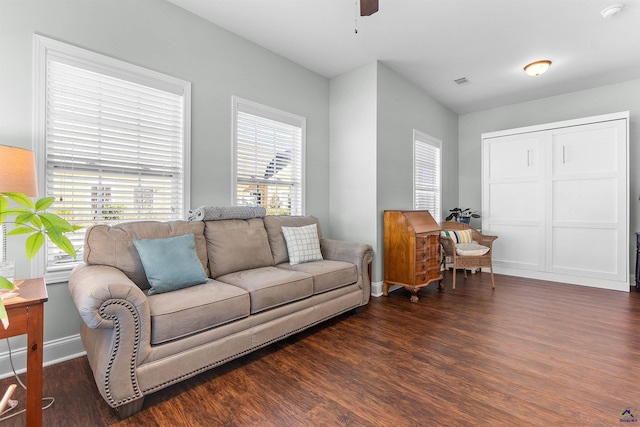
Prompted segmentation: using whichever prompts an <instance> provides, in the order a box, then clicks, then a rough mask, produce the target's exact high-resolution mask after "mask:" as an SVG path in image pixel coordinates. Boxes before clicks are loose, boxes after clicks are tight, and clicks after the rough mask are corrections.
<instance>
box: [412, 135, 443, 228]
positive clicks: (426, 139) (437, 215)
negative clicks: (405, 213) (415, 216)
mask: <svg viewBox="0 0 640 427" xmlns="http://www.w3.org/2000/svg"><path fill="white" fill-rule="evenodd" d="M419 144H425V145H427V146H431V147H433V148H436V149H437V150H438V155H437V164H438V171H437V172H436V174H437V176H436V178H437V181H436V182H437V185H436V187H435V188H434V189H433V190H435V191H437V194H438V195H437V198H438V202H437V206H435V209H436V211H435V212H434V211H433V209H430V206H424V205H420V202H419V200H418V197H417V196H418V183H417V177H418V172H419V168H420V165H419V164H418V156H417V150H419V149H420V148H419V147H418V145H419ZM434 175H435V174H434ZM413 207H414V209H427V210H429V213H430V214H431V216H433V219H435V220H436V221H438V222H440V221H442V141H440V140H439V139H437V138H434V137H432V136H429V135H427V134H426V133H424V132H420V131H419V130H416V129H414V130H413Z"/></svg>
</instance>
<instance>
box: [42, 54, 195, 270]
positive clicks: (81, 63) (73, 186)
mask: <svg viewBox="0 0 640 427" xmlns="http://www.w3.org/2000/svg"><path fill="white" fill-rule="evenodd" d="M45 44H46V43H45ZM69 48H70V49H71V50H72V51H73V50H74V49H75V48H71V47H69ZM73 53H76V52H73ZM43 54H44V58H43V64H44V68H45V70H44V85H43V86H44V90H43V91H42V92H43V93H42V94H41V97H42V98H43V100H44V109H43V112H42V120H43V122H44V124H43V126H42V136H41V138H40V139H41V141H40V144H41V147H40V149H39V150H38V154H39V160H41V161H42V164H43V169H44V170H45V174H44V175H45V176H44V184H45V185H44V186H41V187H40V197H43V196H45V195H46V196H53V197H55V199H56V201H55V203H54V204H53V206H52V211H53V212H54V213H56V214H58V215H60V216H62V217H63V218H65V219H67V220H68V221H69V222H70V223H72V224H76V225H80V226H82V227H84V228H83V229H82V230H80V231H79V232H76V233H73V234H68V235H67V236H68V237H69V238H70V240H71V241H72V243H73V244H74V246H75V248H76V251H77V253H78V258H77V260H73V259H70V257H69V256H68V255H67V254H65V253H64V252H62V251H61V250H59V249H58V248H57V247H56V246H55V245H53V244H51V243H50V242H48V243H47V246H46V259H45V260H44V264H45V265H46V268H45V271H46V273H47V274H48V275H52V276H55V275H56V274H55V273H57V272H66V271H68V270H69V269H70V268H71V267H72V266H73V265H75V263H77V261H79V260H82V255H83V251H82V246H83V241H84V231H85V230H86V227H88V226H90V225H93V224H98V223H106V224H116V223H120V222H124V221H132V220H173V219H183V218H184V216H185V209H186V206H187V203H186V200H185V197H186V194H188V191H186V190H185V188H187V187H186V185H187V177H188V174H187V173H186V171H185V165H186V164H187V161H188V157H186V156H187V153H188V150H187V148H188V129H187V128H186V127H187V126H188V123H189V121H188V118H187V113H188V104H187V102H188V98H189V90H190V88H189V84H188V83H187V82H177V81H176V79H172V78H169V77H168V76H166V78H167V79H171V81H170V83H169V82H168V81H167V79H164V78H163V75H159V74H158V73H153V72H148V73H145V74H140V72H139V68H138V67H133V66H130V65H129V64H124V63H120V62H119V61H118V62H115V61H114V60H111V59H110V58H107V57H102V56H101V55H97V54H94V53H87V52H86V51H81V52H79V53H77V54H78V57H75V56H72V55H68V52H67V53H62V52H59V51H57V50H56V49H51V48H49V49H45V50H44V51H43ZM83 54H86V55H89V58H88V59H87V57H86V55H83ZM103 60H104V61H103ZM147 71H148V70H147ZM149 73H152V74H153V76H152V77H150V75H149ZM182 83H184V84H182ZM169 88H170V90H169ZM43 169H42V168H41V169H40V170H43ZM43 189H44V191H43ZM43 193H46V194H43ZM60 279H62V280H64V277H60Z"/></svg>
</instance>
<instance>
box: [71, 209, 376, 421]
mask: <svg viewBox="0 0 640 427" xmlns="http://www.w3.org/2000/svg"><path fill="white" fill-rule="evenodd" d="M317 223H318V221H317V219H316V218H314V217H290V216H267V217H265V218H253V219H247V220H239V219H225V220H220V221H194V222H187V221H173V222H149V221H147V222H132V223H124V224H120V225H116V226H113V227H109V226H106V225H97V226H93V227H91V228H89V229H88V230H87V233H86V239H85V249H84V250H85V252H84V263H83V264H82V265H80V266H78V267H76V268H75V270H74V271H73V273H72V275H71V278H70V280H69V290H70V292H71V296H72V298H73V301H74V302H75V304H76V306H77V308H78V311H79V313H80V315H81V317H82V319H83V321H84V322H83V324H82V326H81V331H80V335H81V337H82V341H83V343H84V346H85V349H86V351H87V356H88V359H89V363H90V365H91V369H92V370H93V375H94V379H95V382H96V385H97V386H98V389H99V391H100V393H101V395H102V397H103V398H104V399H105V401H106V402H107V403H108V404H109V405H110V406H111V407H113V408H116V409H117V411H118V413H119V415H120V416H121V417H123V418H124V417H127V416H130V415H132V414H134V413H136V412H138V411H139V410H140V409H141V408H142V403H143V399H144V396H145V395H147V394H150V393H153V392H155V391H157V390H160V389H162V388H164V387H167V386H169V385H171V384H174V383H176V382H179V381H182V380H184V379H187V378H189V377H192V376H194V375H197V374H198V373H200V372H203V371H206V370H208V369H211V368H214V367H216V366H219V365H221V364H223V363H225V362H228V361H230V360H232V359H235V358H237V357H240V356H242V355H245V354H247V353H249V352H251V351H253V350H256V349H258V348H261V347H264V346H266V345H268V344H270V343H272V342H275V341H277V340H281V339H283V338H285V337H287V336H290V335H292V334H295V333H296V332H299V331H302V330H304V329H306V328H308V327H310V326H312V325H315V324H317V323H320V322H322V321H324V320H327V319H329V318H331V317H334V316H336V315H338V314H341V313H344V312H347V311H349V310H354V311H357V309H358V308H359V307H361V306H364V305H366V304H367V303H368V301H369V297H370V293H371V290H370V289H371V279H370V274H371V272H370V271H371V270H370V269H371V260H372V255H373V249H372V248H371V246H369V245H363V244H356V243H349V242H343V241H337V240H329V239H323V238H322V237H321V233H320V228H319V224H318V235H319V239H320V245H321V250H322V258H323V260H320V261H313V262H307V263H302V264H296V265H290V264H289V257H288V250H287V244H286V241H285V239H284V236H283V232H282V229H281V227H282V226H285V227H299V226H304V225H309V224H317ZM186 234H193V235H194V238H195V246H196V252H197V256H198V259H199V260H200V262H201V264H202V267H203V268H204V270H205V272H206V274H207V276H208V277H209V279H208V281H207V282H206V283H204V284H200V285H196V286H191V287H187V288H184V289H179V290H174V291H171V292H165V293H158V294H153V295H149V291H148V290H149V287H150V284H149V281H148V280H147V277H146V275H145V270H144V268H143V265H142V262H141V259H140V256H139V254H138V252H137V250H136V246H134V243H133V241H134V239H136V238H140V239H156V238H167V237H174V236H183V235H186Z"/></svg>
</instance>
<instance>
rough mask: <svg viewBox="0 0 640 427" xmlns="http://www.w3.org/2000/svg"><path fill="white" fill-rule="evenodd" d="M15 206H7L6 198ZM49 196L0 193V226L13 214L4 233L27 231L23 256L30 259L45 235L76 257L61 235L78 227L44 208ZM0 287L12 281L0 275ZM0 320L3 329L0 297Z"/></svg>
mask: <svg viewBox="0 0 640 427" xmlns="http://www.w3.org/2000/svg"><path fill="white" fill-rule="evenodd" d="M8 199H11V200H13V201H14V202H16V203H17V204H18V205H19V206H17V207H9V200H8ZM54 200H55V199H54V198H53V197H43V198H41V199H39V200H37V201H36V202H35V203H34V202H33V201H32V200H31V199H30V198H29V197H28V196H26V195H25V194H23V193H13V192H4V193H0V226H3V225H4V223H5V221H6V220H7V218H8V217H14V221H13V222H14V223H15V228H14V229H13V230H11V231H10V232H8V233H7V236H12V235H19V234H28V235H29V236H28V237H27V241H26V251H27V259H31V258H33V257H34V256H35V254H36V253H37V252H38V251H39V250H40V248H41V247H42V245H43V244H44V240H45V236H46V237H48V238H49V240H51V242H53V243H54V244H55V245H56V246H57V247H59V248H60V249H62V250H63V251H64V252H66V253H67V254H69V256H71V257H72V258H75V257H76V250H75V248H74V247H73V245H72V244H71V241H69V239H68V238H67V237H66V236H64V234H65V233H68V232H71V231H75V230H78V229H80V228H82V227H78V226H75V225H71V224H69V222H67V221H66V220H64V219H62V218H60V217H59V216H58V215H55V214H52V213H48V212H46V210H47V209H48V208H49V207H50V206H51V205H52V204H53V202H54ZM0 289H8V290H13V289H15V286H14V284H13V283H12V282H11V281H9V280H8V279H7V278H6V277H2V276H0ZM0 320H1V321H2V323H3V325H4V327H5V329H6V328H7V326H8V325H9V322H8V317H7V310H6V309H5V307H4V303H3V302H2V299H1V298H0Z"/></svg>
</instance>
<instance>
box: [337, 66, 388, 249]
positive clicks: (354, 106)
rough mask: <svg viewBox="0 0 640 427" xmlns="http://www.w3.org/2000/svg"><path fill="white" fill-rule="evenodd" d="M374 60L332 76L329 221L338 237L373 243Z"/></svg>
mask: <svg viewBox="0 0 640 427" xmlns="http://www.w3.org/2000/svg"><path fill="white" fill-rule="evenodd" d="M376 79H377V67H376V63H372V64H370V65H366V66H363V67H360V68H357V69H355V70H353V71H351V72H348V73H345V74H343V75H341V76H339V77H335V78H333V79H331V82H330V88H331V89H330V93H331V96H330V100H331V101H330V105H331V107H330V108H331V114H330V117H331V131H330V135H331V138H330V140H331V142H330V147H331V150H330V152H331V153H330V162H329V163H330V166H329V171H330V175H331V180H330V185H329V188H330V195H329V200H330V203H329V204H330V208H329V211H330V224H331V230H332V231H333V233H334V235H335V236H336V238H340V239H343V240H350V241H353V242H362V243H368V244H370V245H372V246H374V247H375V244H376V241H375V233H376V145H377V141H376V97H377V94H376Z"/></svg>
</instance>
